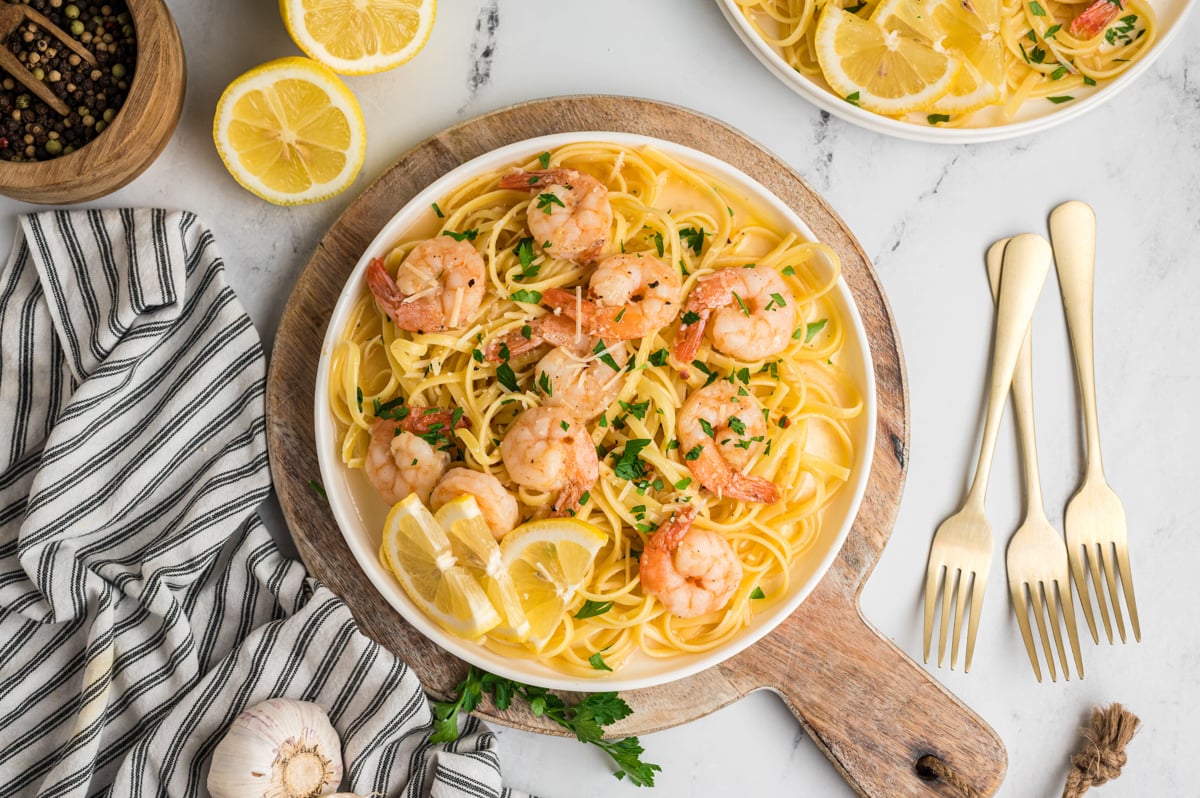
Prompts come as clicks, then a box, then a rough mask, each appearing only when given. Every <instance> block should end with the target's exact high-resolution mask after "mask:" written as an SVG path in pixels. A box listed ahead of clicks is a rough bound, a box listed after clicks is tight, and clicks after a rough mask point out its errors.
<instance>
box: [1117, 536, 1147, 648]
mask: <svg viewBox="0 0 1200 798" xmlns="http://www.w3.org/2000/svg"><path fill="white" fill-rule="evenodd" d="M1116 549H1117V570H1118V571H1120V573H1121V587H1122V588H1123V589H1124V591H1125V606H1126V607H1128V608H1129V625H1130V626H1132V627H1133V639H1134V640H1136V641H1138V642H1139V643H1140V642H1142V627H1141V625H1139V624H1138V614H1137V600H1136V599H1135V598H1134V597H1133V571H1131V570H1129V547H1128V546H1127V545H1119V546H1117V547H1116Z"/></svg>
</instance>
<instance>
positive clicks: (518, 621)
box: [434, 495, 530, 643]
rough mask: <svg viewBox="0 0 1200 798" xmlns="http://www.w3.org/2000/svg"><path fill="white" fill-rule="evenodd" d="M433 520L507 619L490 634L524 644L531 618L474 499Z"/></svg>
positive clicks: (446, 506) (446, 507)
mask: <svg viewBox="0 0 1200 798" xmlns="http://www.w3.org/2000/svg"><path fill="white" fill-rule="evenodd" d="M434 518H435V519H436V520H437V522H438V524H439V525H440V526H441V528H442V529H443V530H445V531H446V532H447V533H448V534H449V538H450V547H451V550H452V551H453V553H454V556H455V559H456V560H457V561H458V564H459V565H461V566H463V567H464V568H466V570H467V571H468V572H469V573H470V574H471V576H472V577H474V578H475V580H476V581H478V582H479V583H480V584H481V585H483V588H484V591H485V592H486V593H487V597H488V598H489V599H490V600H491V602H492V605H493V606H494V607H495V608H496V609H497V610H499V611H500V615H501V617H502V618H503V619H504V620H503V621H502V622H501V623H500V625H498V626H496V627H495V628H494V629H492V630H491V631H490V632H489V634H490V635H492V636H493V637H499V638H501V639H504V640H508V641H511V642H514V643H522V642H524V641H525V639H526V638H528V637H529V630H530V626H529V619H528V618H526V617H525V610H524V608H522V606H521V600H520V599H519V598H518V597H517V589H516V587H515V586H514V585H513V581H512V577H511V576H510V575H509V573H508V571H506V570H505V568H504V563H503V558H502V557H501V556H500V547H499V546H498V545H497V544H496V539H495V538H494V537H493V536H492V531H491V529H489V528H488V525H487V521H486V520H485V519H484V517H483V512H482V511H481V510H480V509H479V504H478V503H477V502H476V501H475V497H474V496H471V495H463V496H459V497H458V498H457V499H454V500H452V501H449V502H447V503H446V504H444V505H442V507H441V509H439V510H438V511H437V514H436V515H435V516H434Z"/></svg>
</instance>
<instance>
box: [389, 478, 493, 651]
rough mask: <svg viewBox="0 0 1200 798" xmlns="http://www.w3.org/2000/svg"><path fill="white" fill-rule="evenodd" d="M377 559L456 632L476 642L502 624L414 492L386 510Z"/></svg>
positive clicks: (416, 600)
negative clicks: (381, 541) (389, 510)
mask: <svg viewBox="0 0 1200 798" xmlns="http://www.w3.org/2000/svg"><path fill="white" fill-rule="evenodd" d="M485 527H486V525H485ZM489 537H490V535H489ZM380 559H381V560H382V561H383V563H384V565H385V566H386V567H387V568H389V569H390V570H391V571H392V573H393V574H395V575H396V579H397V581H399V582H400V586H401V587H403V588H404V592H406V593H407V594H408V596H409V598H411V599H412V600H413V602H414V603H416V604H417V606H418V607H420V608H421V610H422V611H423V612H425V614H426V615H428V616H429V617H430V618H432V619H434V620H435V621H437V622H438V623H439V624H441V625H442V626H443V627H445V628H446V629H448V630H449V631H451V632H453V633H454V634H456V635H458V636H460V637H465V638H467V639H469V640H478V639H480V638H482V637H483V636H484V635H485V634H487V633H488V632H489V631H491V630H492V629H494V628H496V627H497V626H499V625H500V624H501V623H502V622H503V619H502V618H501V617H500V615H499V613H497V612H496V608H495V607H494V606H492V602H491V600H490V599H489V598H488V596H487V593H486V592H485V591H484V589H483V587H482V586H481V585H480V583H479V581H478V580H477V579H476V578H475V576H474V575H473V574H472V573H471V570H470V568H469V567H466V566H463V565H460V564H459V563H458V558H457V557H456V556H455V553H454V544H453V543H451V539H450V536H449V535H447V533H446V531H445V530H444V529H443V528H442V525H441V524H440V523H438V521H437V519H436V518H434V516H433V514H432V513H430V512H429V510H428V508H426V507H425V505H424V504H422V503H421V500H420V499H418V498H417V497H416V495H415V494H410V495H409V496H408V498H406V499H404V500H403V501H401V502H400V503H399V504H397V505H396V506H395V507H393V508H392V510H391V512H389V513H388V516H387V520H386V521H385V522H384V525H383V544H382V546H381V550H380Z"/></svg>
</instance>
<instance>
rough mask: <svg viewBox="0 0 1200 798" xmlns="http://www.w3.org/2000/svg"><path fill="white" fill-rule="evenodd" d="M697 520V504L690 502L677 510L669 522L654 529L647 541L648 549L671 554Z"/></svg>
mask: <svg viewBox="0 0 1200 798" xmlns="http://www.w3.org/2000/svg"><path fill="white" fill-rule="evenodd" d="M695 520H696V506H695V505H694V504H689V505H687V506H686V507H680V508H678V509H676V510H675V512H674V513H673V514H672V515H671V517H670V518H669V519H667V522H666V523H664V524H663V525H662V526H660V527H659V528H658V529H657V530H655V531H654V534H652V535H651V536H650V539H649V540H647V541H646V549H647V550H654V551H656V552H659V553H665V554H668V555H669V554H670V552H672V551H674V550H675V549H677V548H678V547H679V544H680V542H681V541H682V540H683V537H684V535H686V534H687V533H688V531H689V530H690V529H691V528H692V522H693V521H695Z"/></svg>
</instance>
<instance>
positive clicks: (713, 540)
mask: <svg viewBox="0 0 1200 798" xmlns="http://www.w3.org/2000/svg"><path fill="white" fill-rule="evenodd" d="M695 517H696V508H695V507H694V506H688V507H686V508H683V509H680V510H677V511H676V512H675V514H674V515H673V516H671V518H670V520H669V521H667V522H666V523H665V524H663V525H662V526H660V527H659V528H658V530H657V531H655V533H654V534H653V535H651V536H650V539H649V540H648V541H646V548H645V549H643V550H642V558H641V565H640V568H639V573H640V575H641V581H642V588H643V589H644V590H645V591H646V592H647V593H650V594H652V595H654V596H656V597H657V598H658V600H659V601H661V602H662V605H663V607H665V608H666V610H667V612H669V613H671V614H672V615H677V616H679V617H680V618H695V617H696V616H698V615H707V614H708V613H710V612H716V611H717V610H720V609H723V608H724V607H725V605H726V604H728V603H729V599H731V598H732V597H733V594H734V593H736V592H737V589H738V586H739V585H740V584H741V583H742V563H741V561H740V560H739V559H738V558H737V554H735V553H734V551H733V547H732V546H730V545H729V541H727V540H726V539H725V538H723V537H721V536H720V535H719V534H717V533H716V532H713V531H712V530H710V529H699V528H693V527H692V521H693V520H694V519H695Z"/></svg>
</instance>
